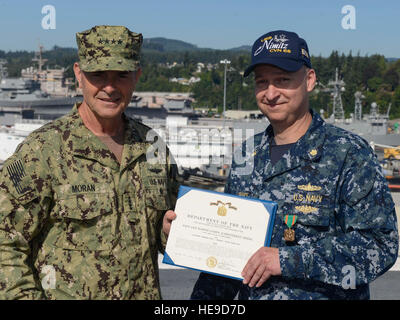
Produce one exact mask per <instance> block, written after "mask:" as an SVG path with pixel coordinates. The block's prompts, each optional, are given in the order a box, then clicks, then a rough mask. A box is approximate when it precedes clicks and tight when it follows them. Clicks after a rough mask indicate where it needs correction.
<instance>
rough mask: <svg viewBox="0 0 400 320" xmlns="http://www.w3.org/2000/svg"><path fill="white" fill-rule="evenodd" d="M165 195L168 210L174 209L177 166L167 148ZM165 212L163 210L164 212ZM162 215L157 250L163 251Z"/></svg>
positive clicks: (176, 193) (164, 242) (164, 245)
mask: <svg viewBox="0 0 400 320" xmlns="http://www.w3.org/2000/svg"><path fill="white" fill-rule="evenodd" d="M166 162H167V172H168V177H167V189H168V190H167V197H168V210H174V209H175V204H176V200H177V198H178V191H179V183H178V180H177V179H178V167H177V165H176V163H175V160H174V158H173V156H172V154H171V153H170V152H169V150H168V149H167V160H166ZM164 214H165V212H164ZM163 218H164V215H163V216H162V218H161V221H160V242H159V251H160V252H161V253H164V251H165V247H166V245H167V239H168V237H167V236H166V235H165V233H164V232H163V230H162V222H163Z"/></svg>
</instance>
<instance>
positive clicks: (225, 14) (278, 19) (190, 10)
mask: <svg viewBox="0 0 400 320" xmlns="http://www.w3.org/2000/svg"><path fill="white" fill-rule="evenodd" d="M47 5H51V6H52V7H53V8H54V12H55V16H50V11H47V10H44V12H43V13H42V9H43V8H45V6H47ZM346 6H351V8H352V9H351V10H350V11H349V10H347V11H346V10H345V11H344V13H342V9H344V8H346ZM51 17H55V18H54V19H49V18H51ZM43 22H44V26H45V28H46V29H45V28H44V27H43ZM102 24H109V25H124V26H126V27H128V28H129V29H130V30H132V31H135V32H140V33H142V34H143V37H144V38H153V37H164V38H169V39H176V40H182V41H185V42H188V43H191V44H194V45H197V46H198V47H200V48H213V49H230V48H234V47H239V46H242V45H252V44H253V42H254V41H255V40H256V39H257V38H258V37H259V36H261V35H263V34H265V33H267V32H269V31H272V30H282V29H284V30H288V31H294V32H296V33H297V34H299V35H300V36H301V37H302V38H304V39H306V41H307V43H308V46H309V49H310V52H311V54H312V55H314V56H319V55H321V56H323V57H327V56H329V55H330V53H331V52H332V50H337V51H339V52H340V53H344V54H348V53H349V52H350V51H351V52H352V54H353V55H356V54H358V53H360V55H362V56H365V55H372V54H382V55H384V56H385V57H387V58H390V57H396V58H400V37H399V33H400V1H399V0H380V1H378V0H301V1H298V0H286V1H283V0H282V1H280V0H274V1H270V0H230V1H229V0H108V1H104V0H80V1H77V0H69V1H66V0H45V1H42V0H0V50H4V51H16V50H28V51H33V50H37V48H38V45H39V43H40V44H42V45H43V46H44V48H45V49H51V48H52V47H53V46H54V45H57V46H60V47H74V48H76V43H75V33H76V32H80V31H83V30H86V29H90V28H91V27H92V26H94V25H102ZM49 27H50V28H49Z"/></svg>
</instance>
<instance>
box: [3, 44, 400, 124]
mask: <svg viewBox="0 0 400 320" xmlns="http://www.w3.org/2000/svg"><path fill="white" fill-rule="evenodd" d="M153 46H154V45H153ZM154 49H155V48H152V47H151V46H150V47H149V48H145V49H144V50H142V70H143V72H142V76H141V78H140V80H139V83H138V84H137V87H136V90H137V91H163V92H191V93H192V96H193V98H194V104H193V105H194V107H203V108H216V109H217V110H218V111H219V112H222V104H223V87H224V65H223V64H220V60H222V59H228V60H230V62H231V63H230V64H229V65H228V67H227V95H226V106H227V109H233V110H254V109H257V105H256V101H255V98H254V78H253V75H250V76H249V77H247V78H243V76H242V75H243V71H244V70H245V68H246V67H247V66H248V65H249V63H250V52H249V51H246V50H212V49H198V50H191V51H176V52H174V51H165V52H163V51H160V50H154ZM33 57H34V52H28V51H14V52H5V51H2V50H0V59H6V60H7V61H8V64H7V65H6V67H7V69H8V73H9V76H10V77H18V76H20V72H21V69H23V68H27V67H29V66H32V64H33V62H32V58H33ZM43 58H44V59H47V60H48V61H47V62H46V65H45V67H46V66H48V67H50V68H57V67H65V68H67V70H66V73H67V74H66V75H67V77H71V78H72V77H73V70H72V65H73V63H74V62H75V61H77V58H78V56H77V51H76V49H74V48H60V47H54V48H52V49H51V50H48V51H45V52H44V53H43ZM174 62H176V65H175V66H174V67H171V64H172V63H174ZM198 62H201V63H203V64H204V68H202V70H201V72H197V71H198V65H197V63H198ZM311 62H312V65H313V68H314V69H315V71H316V73H317V78H318V85H317V87H316V90H314V92H313V93H312V94H311V96H310V106H311V108H313V109H314V110H316V111H318V112H319V111H320V109H324V110H325V112H326V113H327V114H328V113H331V112H332V96H331V93H330V92H329V90H327V88H328V87H329V81H330V80H334V77H335V70H336V68H338V71H339V77H340V78H341V79H342V80H343V81H344V82H345V90H344V91H343V92H342V101H343V106H344V111H345V116H346V117H349V116H350V114H351V113H353V112H354V104H355V97H354V93H355V92H356V91H361V92H362V93H363V95H364V97H365V98H364V99H363V102H362V103H363V113H368V112H369V110H370V106H371V103H372V102H376V103H377V104H378V106H379V112H380V113H386V112H387V108H388V106H389V104H390V103H391V110H390V118H391V119H393V118H400V60H396V59H385V57H384V56H383V55H379V54H375V55H371V56H361V55H360V54H359V53H357V54H355V55H354V54H353V53H352V52H349V53H348V54H347V55H345V54H343V53H342V54H340V53H339V52H338V51H333V52H332V53H331V54H330V56H329V57H322V56H312V57H311ZM192 76H194V77H198V78H200V81H199V82H196V83H194V84H191V85H183V84H180V83H177V82H171V81H170V79H171V78H190V77H192Z"/></svg>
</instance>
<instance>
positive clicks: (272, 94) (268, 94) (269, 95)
mask: <svg viewBox="0 0 400 320" xmlns="http://www.w3.org/2000/svg"><path fill="white" fill-rule="evenodd" d="M264 96H265V98H266V99H267V100H268V101H275V100H277V99H278V98H279V96H280V92H279V90H278V88H276V87H275V86H274V85H273V84H270V85H269V86H268V88H266V89H265V93H264Z"/></svg>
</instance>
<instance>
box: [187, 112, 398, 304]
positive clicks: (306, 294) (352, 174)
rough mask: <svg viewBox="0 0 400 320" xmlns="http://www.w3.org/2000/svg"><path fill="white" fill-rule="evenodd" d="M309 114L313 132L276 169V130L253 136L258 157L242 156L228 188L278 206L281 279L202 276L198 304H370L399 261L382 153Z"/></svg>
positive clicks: (234, 165)
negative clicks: (372, 289) (374, 289)
mask: <svg viewBox="0 0 400 320" xmlns="http://www.w3.org/2000/svg"><path fill="white" fill-rule="evenodd" d="M310 112H311V114H312V123H311V125H310V127H309V129H308V131H307V132H306V134H305V135H304V136H303V137H302V138H300V139H299V140H298V141H297V143H295V144H294V145H293V146H292V147H291V148H290V149H289V150H288V152H287V153H285V154H284V155H283V156H282V158H281V159H280V160H279V161H278V162H277V163H276V164H274V165H272V164H271V160H270V154H269V153H270V151H269V150H270V146H269V145H270V143H271V141H272V137H273V130H272V127H271V126H269V127H268V128H267V129H266V131H265V132H262V133H260V134H258V135H256V136H254V152H247V158H244V159H243V158H242V157H241V156H237V155H239V153H237V154H236V155H235V157H234V159H233V163H232V168H231V173H230V175H229V178H228V181H227V184H226V186H225V192H226V193H230V194H236V195H242V196H249V197H253V198H259V199H263V200H270V201H275V202H277V203H278V210H277V214H276V218H275V222H274V227H273V234H272V240H271V247H275V248H279V260H280V266H281V270H282V275H281V276H272V277H270V278H269V279H268V280H267V281H266V282H265V283H264V284H263V285H262V286H261V287H260V288H255V287H253V288H249V287H248V286H247V285H243V284H242V283H241V281H239V280H234V279H228V278H224V277H219V276H215V275H211V274H206V273H201V274H200V276H199V279H198V280H197V282H196V284H195V287H194V289H193V292H192V296H191V299H233V298H234V297H235V296H236V295H237V293H239V299H369V283H370V282H371V281H373V280H375V279H376V278H377V277H378V276H380V275H382V274H383V273H384V272H386V271H387V270H389V268H390V267H391V266H392V265H393V264H394V263H395V261H396V259H397V255H398V243H399V236H398V230H397V221H396V214H395V207H394V203H393V199H392V197H391V194H390V191H389V189H388V186H387V181H386V179H385V177H384V175H383V173H382V170H381V166H380V164H379V162H378V160H377V158H376V155H375V154H374V152H373V150H372V149H371V148H370V146H369V145H368V143H367V142H366V141H365V140H363V139H362V138H360V137H359V136H357V135H355V134H353V133H350V132H348V131H345V130H343V129H340V128H338V127H336V126H333V125H330V124H327V123H326V122H324V121H323V119H322V118H321V117H320V116H319V115H318V114H317V113H315V112H313V111H312V110H310ZM246 143H247V145H249V144H250V145H251V144H252V141H250V140H248V141H247V142H246ZM246 143H245V145H246ZM245 145H244V146H242V151H240V155H242V153H243V152H244V151H243V150H246V146H245ZM251 149H252V148H249V149H248V150H247V151H249V150H251ZM248 214H249V215H251V212H249V213H248ZM287 214H292V215H297V217H298V219H297V222H296V224H295V225H294V226H293V229H294V230H295V235H296V236H295V241H294V242H287V241H285V239H284V236H283V233H284V230H285V229H286V228H287V226H286V225H285V222H284V216H285V215H287Z"/></svg>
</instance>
